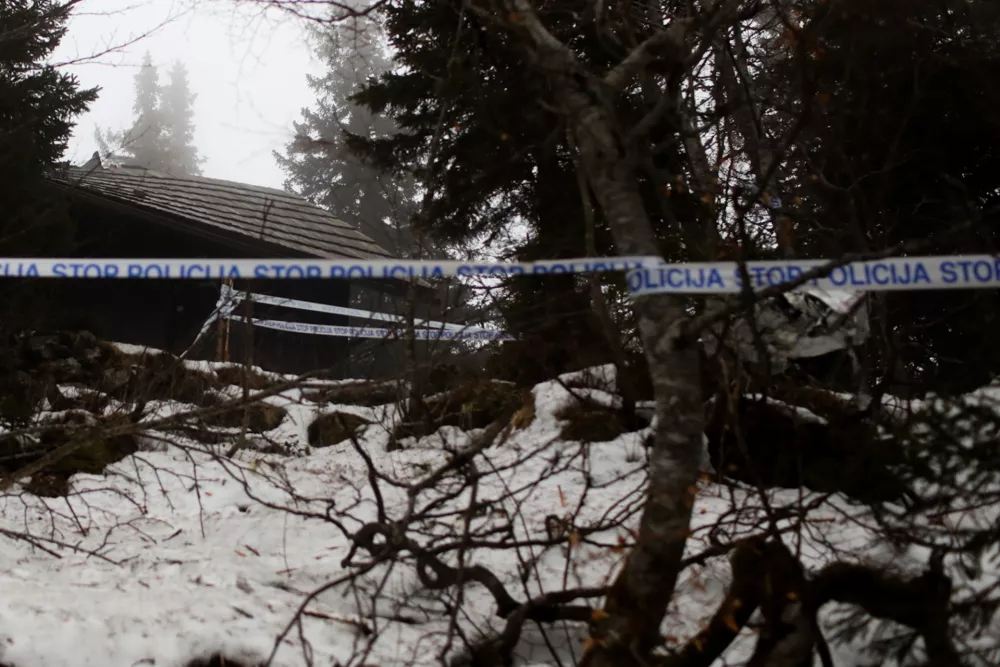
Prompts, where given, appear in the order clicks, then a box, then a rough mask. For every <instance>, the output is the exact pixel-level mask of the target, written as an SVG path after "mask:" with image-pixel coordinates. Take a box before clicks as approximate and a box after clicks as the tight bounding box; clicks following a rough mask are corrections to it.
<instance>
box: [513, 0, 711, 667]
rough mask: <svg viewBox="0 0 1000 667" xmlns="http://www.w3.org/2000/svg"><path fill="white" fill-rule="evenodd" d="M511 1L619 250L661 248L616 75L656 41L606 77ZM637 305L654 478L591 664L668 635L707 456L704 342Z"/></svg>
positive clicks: (641, 652)
mask: <svg viewBox="0 0 1000 667" xmlns="http://www.w3.org/2000/svg"><path fill="white" fill-rule="evenodd" d="M508 8H509V9H510V10H511V12H513V13H516V14H517V16H518V24H519V25H520V26H521V27H522V28H523V36H524V37H525V38H526V39H525V41H526V42H527V46H528V49H527V51H528V53H529V55H530V57H531V60H533V64H534V65H535V66H536V67H538V68H540V69H541V70H542V71H543V72H544V73H545V75H546V76H547V78H548V80H549V82H550V84H551V85H552V88H553V92H554V93H555V95H554V98H555V99H556V100H557V101H558V103H559V105H560V111H561V113H562V114H563V116H564V118H565V119H566V121H567V125H568V127H569V129H570V131H571V132H572V133H573V135H574V136H575V138H576V144H577V147H578V153H579V156H578V159H579V161H580V165H581V167H582V169H583V172H584V174H586V177H587V181H588V182H589V184H590V187H591V190H592V191H593V193H594V197H595V199H596V200H597V203H598V205H599V206H600V207H601V210H602V211H603V213H604V216H605V218H606V219H607V221H608V223H609V226H610V227H611V231H612V234H613V236H614V239H615V245H616V246H617V250H618V252H619V253H621V254H623V255H645V256H649V255H654V256H655V255H659V254H660V253H659V248H658V246H657V243H656V240H655V236H654V233H653V227H652V224H651V222H650V219H649V216H648V215H647V213H646V209H645V205H644V202H643V199H642V196H641V193H640V190H639V174H638V172H639V169H640V164H639V163H638V160H639V155H640V152H639V151H637V150H634V149H631V150H630V148H629V147H628V146H627V145H626V143H625V140H624V137H623V134H622V132H621V127H622V126H621V124H620V123H619V122H618V119H617V118H616V114H615V112H614V108H613V102H612V99H613V97H614V90H613V89H614V87H615V82H619V83H622V84H623V85H624V83H627V81H626V79H627V76H626V74H627V73H628V71H629V66H631V65H633V64H634V62H638V61H640V60H641V58H639V57H638V56H635V54H640V55H644V53H645V51H642V50H643V49H646V50H647V51H648V48H647V47H646V46H643V47H640V48H638V49H636V51H634V52H633V54H632V56H630V57H629V58H626V59H625V60H624V61H622V63H621V64H620V65H619V66H618V67H616V68H614V69H613V70H612V71H611V72H610V73H609V74H608V75H607V76H606V77H605V79H604V80H601V79H598V78H597V77H596V76H594V75H593V74H592V73H590V72H588V71H586V70H585V69H584V68H583V67H582V66H581V65H580V63H579V62H578V61H577V60H576V58H575V57H574V55H573V54H572V52H571V51H569V49H568V48H567V47H566V46H565V45H564V44H562V43H561V42H560V41H559V40H558V39H556V38H555V37H554V36H553V35H552V34H551V33H550V32H548V30H547V29H546V28H545V26H543V25H542V24H541V22H540V21H539V19H538V17H537V15H536V14H535V12H534V10H533V8H532V6H531V4H530V3H529V2H528V0H510V4H509V6H508ZM684 36H685V28H684V25H680V26H679V27H677V28H676V29H674V30H667V31H664V33H659V34H658V36H657V41H656V44H655V46H656V47H657V48H660V49H662V48H665V47H670V48H671V49H672V52H679V51H680V50H681V49H682V48H683V47H684ZM649 48H651V46H650V47H649ZM633 56H635V57H633ZM612 75H614V76H612ZM619 80H621V81H619ZM634 308H635V312H636V315H637V319H638V323H639V331H640V335H641V337H642V341H643V347H644V349H645V354H646V357H647V360H648V362H649V369H650V374H651V379H652V383H653V388H654V392H655V397H656V416H657V420H656V430H655V439H654V444H653V447H652V449H651V452H650V460H649V480H650V481H649V488H648V490H647V497H646V504H645V507H644V509H643V513H642V517H641V519H640V523H639V531H638V539H637V541H636V545H635V547H634V548H633V550H632V552H631V553H630V554H629V556H628V558H627V561H626V564H625V566H624V568H623V569H622V571H621V573H620V574H619V576H618V578H617V579H616V581H615V583H614V584H613V586H612V587H611V590H610V592H609V594H608V596H607V599H606V603H605V609H604V611H605V612H606V614H604V615H602V616H603V618H602V619H600V620H599V621H598V622H596V623H595V624H594V626H593V627H592V635H593V636H592V641H591V642H590V646H589V649H588V651H587V653H586V654H585V656H584V658H583V661H582V663H581V664H584V665H593V666H603V665H616V666H623V665H639V664H643V663H644V662H646V658H647V657H648V656H649V654H650V652H651V651H652V650H653V648H654V647H656V646H657V645H658V644H660V643H661V641H662V640H661V638H660V634H659V628H660V624H661V622H662V620H663V617H664V616H665V614H666V611H667V605H668V603H669V601H670V599H671V596H672V594H673V590H674V586H675V585H676V582H677V577H678V574H679V572H680V568H681V560H682V556H683V553H684V545H685V543H686V541H687V535H688V527H689V524H690V519H691V509H692V506H693V504H694V494H695V489H696V484H697V475H698V463H699V460H700V457H701V448H702V433H703V431H704V423H703V422H704V416H703V410H702V404H701V390H700V383H699V377H700V374H699V372H700V371H699V355H698V349H697V346H696V345H695V344H682V340H681V336H680V334H681V324H682V322H683V321H684V318H685V311H684V301H683V300H682V298H680V297H675V296H671V295H661V294H658V295H651V296H644V297H642V298H638V299H636V300H635V302H634Z"/></svg>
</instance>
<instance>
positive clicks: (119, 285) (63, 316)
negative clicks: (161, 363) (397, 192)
mask: <svg viewBox="0 0 1000 667" xmlns="http://www.w3.org/2000/svg"><path fill="white" fill-rule="evenodd" d="M71 214H72V216H73V219H74V221H75V223H76V225H77V234H76V238H77V240H78V244H77V248H76V251H75V252H74V253H73V255H74V256H75V257H80V258H102V257H103V258H126V259H129V258H147V259H157V258H164V259H165V258H170V257H177V258H192V259H196V258H211V257H216V258H226V259H229V258H232V259H238V258H242V257H255V256H256V257H261V256H266V255H263V254H262V253H261V252H253V251H252V250H248V249H246V248H241V249H236V248H234V247H232V246H231V245H228V244H226V243H224V242H221V241H216V240H207V239H204V238H200V237H197V236H194V235H192V234H189V233H186V232H185V231H182V230H178V229H175V228H171V227H167V226H165V225H162V224H158V223H157V222H154V221H150V220H140V219H136V218H134V217H131V216H128V215H123V214H119V213H116V212H112V211H108V210H106V209H104V208H102V207H98V206H95V205H93V204H89V203H83V202H76V203H74V205H73V206H72V208H71ZM220 287H221V284H220V281H219V280H176V279H158V280H134V279H108V280H101V279H96V280H59V281H52V282H51V283H49V284H47V285H45V288H46V289H45V292H46V295H45V298H44V303H45V307H44V308H40V312H42V313H45V316H46V321H45V325H46V326H48V327H51V328H74V329H87V330H90V331H92V332H93V333H94V334H95V335H97V336H99V337H101V338H103V339H106V340H114V341H119V342H126V343H132V344H135V345H145V346H149V347H155V348H159V349H166V350H169V351H171V352H173V353H180V352H182V351H184V350H185V349H187V348H188V347H189V346H190V345H191V343H192V342H193V341H194V340H195V338H196V336H197V334H198V332H199V330H200V329H201V328H202V326H203V324H204V322H205V320H206V319H207V318H208V317H209V316H210V315H211V313H212V312H213V310H214V309H215V306H216V303H217V301H218V298H219V291H220ZM234 287H235V288H236V289H246V288H247V287H249V288H250V289H251V291H253V292H256V293H262V294H272V295H276V296H284V297H289V298H294V299H302V300H306V301H314V302H319V303H329V304H333V305H347V303H348V301H349V293H350V286H349V284H348V283H347V281H335V280H298V281H292V280H252V281H244V282H241V281H237V282H236V284H235V285H234ZM40 305H41V304H40ZM251 308H252V316H253V317H258V318H263V319H279V320H281V319H283V320H288V321H296V322H313V323H318V324H332V325H346V324H347V318H344V317H340V316H334V315H326V314H322V313H311V312H307V311H298V310H291V309H287V308H276V307H266V306H263V305H262V304H254V305H253V306H251ZM219 333H220V329H219V327H217V326H213V327H212V330H211V332H210V334H209V335H208V336H206V337H205V338H204V339H203V340H202V342H201V343H200V344H199V345H198V346H197V347H196V348H195V349H193V350H192V351H191V354H190V355H189V358H193V359H211V360H215V359H216V356H217V352H218V348H219V345H218V342H219ZM247 340H248V336H247V331H246V325H244V324H242V323H240V322H235V321H234V322H232V323H231V326H230V329H229V359H230V360H231V361H235V362H243V361H245V360H247V358H248V357H247V353H248V351H249V352H251V358H250V360H251V361H252V363H254V365H258V366H262V367H264V368H267V369H268V370H274V371H278V372H286V373H302V372H306V371H312V370H317V369H330V370H331V371H332V373H333V375H335V376H340V377H347V376H351V372H350V369H349V363H348V362H349V360H350V359H351V344H352V341H351V340H350V339H347V338H337V337H330V336H318V335H310V334H303V333H295V332H285V331H275V330H266V329H261V328H255V329H254V331H253V335H252V340H253V346H252V347H249V348H248V346H247V344H246V343H247Z"/></svg>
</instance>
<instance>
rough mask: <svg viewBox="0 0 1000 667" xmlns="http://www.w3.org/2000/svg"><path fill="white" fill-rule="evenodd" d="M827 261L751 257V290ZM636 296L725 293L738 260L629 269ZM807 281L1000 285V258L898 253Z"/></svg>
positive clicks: (732, 286) (867, 287)
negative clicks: (753, 258)
mask: <svg viewBox="0 0 1000 667" xmlns="http://www.w3.org/2000/svg"><path fill="white" fill-rule="evenodd" d="M829 264H830V262H829V261H826V260H774V261H754V262H747V264H746V270H747V277H748V278H749V285H750V288H751V289H754V290H757V289H763V288H767V287H773V286H777V285H781V284H784V283H787V282H791V281H794V280H798V279H800V278H802V276H804V275H805V274H806V273H807V272H809V271H812V270H814V269H817V268H819V267H824V266H828V265H829ZM626 280H627V282H628V288H629V292H630V293H631V294H632V296H642V295H645V294H662V293H672V294H727V293H735V292H739V291H741V290H742V289H743V274H742V272H741V271H740V268H739V265H738V264H737V263H736V262H712V263H702V264H668V263H666V262H662V261H661V262H660V264H659V266H643V267H641V268H638V269H633V270H630V271H629V272H628V274H627V277H626ZM805 286H812V287H820V288H824V289H847V290H852V291H857V292H881V291H901V290H937V289H957V288H997V287H1000V258H997V257H993V256H990V255H967V256H944V257H897V258H892V259H880V260H870V261H861V262H852V263H849V264H844V265H842V266H837V267H835V268H833V269H831V270H830V271H829V272H828V273H827V274H826V276H824V277H822V278H815V279H811V280H808V281H806V283H805Z"/></svg>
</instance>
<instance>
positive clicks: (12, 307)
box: [0, 0, 97, 331]
mask: <svg viewBox="0 0 1000 667" xmlns="http://www.w3.org/2000/svg"><path fill="white" fill-rule="evenodd" d="M70 9H71V6H70V5H69V4H66V3H60V2H53V1H51V0H40V1H37V2H26V1H25V2H0V148H2V150H0V183H3V200H2V204H0V255H2V256H4V257H38V256H46V255H47V256H53V255H55V256H60V255H63V254H65V253H67V251H68V250H69V249H70V248H71V242H72V231H73V227H72V225H71V223H70V220H69V217H68V216H67V214H66V210H65V206H64V204H63V202H62V201H61V200H59V199H57V198H54V197H53V196H52V192H51V190H50V189H49V186H48V185H47V184H46V182H45V178H44V177H45V174H46V172H47V171H48V170H49V169H51V168H53V166H54V165H55V164H56V163H57V162H58V161H59V160H60V159H62V157H63V154H64V152H65V151H66V144H67V141H68V139H69V136H70V132H71V130H72V128H73V124H74V120H75V118H76V117H77V116H78V115H79V114H81V113H83V112H84V111H86V109H87V107H88V106H89V105H90V104H91V103H92V102H93V101H94V100H95V99H96V98H97V89H96V88H92V89H86V90H83V89H81V88H80V86H79V82H78V81H77V79H76V77H74V76H72V75H70V74H66V73H64V72H60V71H59V70H58V69H56V68H55V67H52V66H51V65H49V64H48V63H49V58H50V56H51V54H52V52H53V51H54V50H55V49H56V47H57V46H58V45H59V42H60V40H61V39H62V37H63V35H64V34H65V32H66V27H65V26H66V21H67V19H68V18H69V15H70ZM42 288H43V286H42V285H39V284H37V283H26V282H22V281H4V283H3V284H2V285H0V312H3V313H4V316H3V318H2V321H0V327H2V328H3V329H4V331H9V330H10V329H16V328H22V327H26V326H32V322H31V320H30V318H31V317H32V316H34V315H39V314H41V312H40V311H41V310H42V308H43V306H42V305H40V304H41V302H40V301H39V300H37V296H38V291H39V290H40V289H42Z"/></svg>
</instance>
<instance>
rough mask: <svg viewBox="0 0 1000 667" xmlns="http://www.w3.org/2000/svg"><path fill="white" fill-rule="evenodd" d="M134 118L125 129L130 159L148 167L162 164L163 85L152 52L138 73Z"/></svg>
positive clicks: (125, 149) (124, 143)
mask: <svg viewBox="0 0 1000 667" xmlns="http://www.w3.org/2000/svg"><path fill="white" fill-rule="evenodd" d="M132 114H133V116H134V118H135V120H134V122H133V123H132V127H131V128H130V129H129V130H128V131H127V132H126V133H125V136H124V138H123V141H122V149H123V151H124V153H125V154H126V155H127V156H128V157H129V162H130V163H131V164H134V165H136V166H141V167H146V168H147V169H160V168H161V167H162V166H163V148H164V144H163V122H162V116H161V114H160V86H159V77H158V74H157V70H156V65H154V64H153V59H152V57H150V55H149V53H146V55H145V57H144V58H143V61H142V67H140V68H139V72H138V73H137V74H136V75H135V101H134V102H133V104H132Z"/></svg>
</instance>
